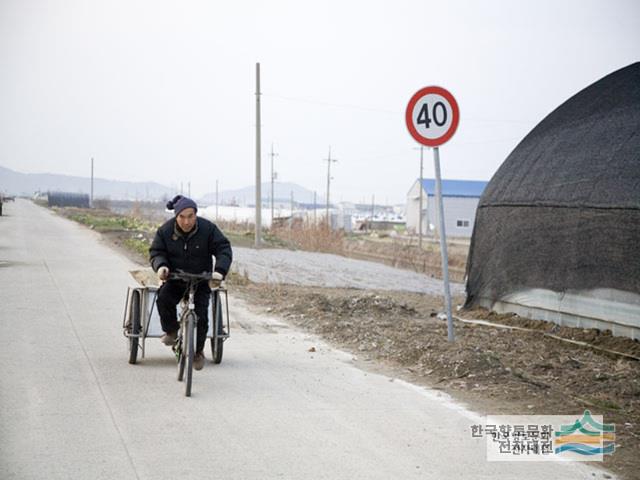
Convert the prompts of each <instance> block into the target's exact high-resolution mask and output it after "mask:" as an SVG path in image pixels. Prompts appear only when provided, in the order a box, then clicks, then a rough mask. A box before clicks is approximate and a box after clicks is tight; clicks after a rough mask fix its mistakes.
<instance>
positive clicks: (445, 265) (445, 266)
mask: <svg viewBox="0 0 640 480" xmlns="http://www.w3.org/2000/svg"><path fill="white" fill-rule="evenodd" d="M433 164H434V166H435V171H436V198H437V201H438V219H439V225H440V253H441V254H442V281H443V283H444V302H445V308H446V312H447V337H448V340H449V341H450V342H453V341H454V340H455V337H454V334H453V318H452V316H451V292H450V290H449V255H448V254H447V235H446V232H445V229H444V206H443V205H442V181H441V179H440V151H439V149H438V147H434V149H433Z"/></svg>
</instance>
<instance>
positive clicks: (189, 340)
mask: <svg viewBox="0 0 640 480" xmlns="http://www.w3.org/2000/svg"><path fill="white" fill-rule="evenodd" d="M196 323H197V322H196V316H195V315H194V314H193V313H190V314H188V316H187V324H186V342H185V344H183V346H184V352H183V354H184V356H185V370H186V371H185V373H186V375H187V378H186V379H185V390H184V394H185V395H186V396H187V397H190V396H191V381H192V379H193V356H194V353H195V338H194V337H195V327H196Z"/></svg>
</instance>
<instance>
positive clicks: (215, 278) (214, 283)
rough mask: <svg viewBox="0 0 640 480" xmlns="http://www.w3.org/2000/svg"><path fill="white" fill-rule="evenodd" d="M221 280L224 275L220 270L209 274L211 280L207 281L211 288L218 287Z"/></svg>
mask: <svg viewBox="0 0 640 480" xmlns="http://www.w3.org/2000/svg"><path fill="white" fill-rule="evenodd" d="M222 280H224V275H222V274H221V273H220V272H213V273H212V274H211V280H210V281H209V286H210V287H211V288H215V287H219V286H220V284H221V283H222Z"/></svg>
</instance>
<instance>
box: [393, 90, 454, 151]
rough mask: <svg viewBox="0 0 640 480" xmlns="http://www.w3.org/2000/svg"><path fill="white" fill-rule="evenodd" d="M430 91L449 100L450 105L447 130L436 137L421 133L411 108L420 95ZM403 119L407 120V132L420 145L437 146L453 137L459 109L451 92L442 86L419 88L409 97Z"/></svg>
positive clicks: (422, 95)
mask: <svg viewBox="0 0 640 480" xmlns="http://www.w3.org/2000/svg"><path fill="white" fill-rule="evenodd" d="M430 93H432V94H435V95H440V96H442V97H444V98H445V99H446V100H447V102H449V105H450V106H451V116H452V119H451V125H450V126H449V128H448V129H447V131H446V132H445V133H444V134H443V135H441V136H439V137H438V138H427V137H425V136H423V135H421V134H420V132H418V130H417V128H416V126H415V125H414V123H413V109H414V108H415V106H416V103H418V101H419V100H420V99H421V98H422V97H424V96H425V95H428V94H430ZM405 121H406V122H407V128H408V129H409V133H410V134H411V136H412V137H413V138H414V139H415V140H416V141H417V142H418V143H421V144H422V145H426V146H427V147H437V146H439V145H442V144H443V143H445V142H446V141H447V140H449V139H450V138H451V137H453V134H454V133H456V129H457V128H458V122H459V121H460V110H459V108H458V102H456V99H455V98H453V95H451V93H450V92H449V91H448V90H446V89H444V88H442V87H436V86H431V87H424V88H421V89H420V90H418V91H417V92H416V93H414V94H413V96H412V97H411V100H409V104H408V105H407V111H406V112H405Z"/></svg>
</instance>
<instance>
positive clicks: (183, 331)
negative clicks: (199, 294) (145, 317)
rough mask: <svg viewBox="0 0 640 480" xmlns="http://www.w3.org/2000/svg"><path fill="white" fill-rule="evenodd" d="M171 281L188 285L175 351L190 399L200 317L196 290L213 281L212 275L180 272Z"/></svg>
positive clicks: (186, 393)
mask: <svg viewBox="0 0 640 480" xmlns="http://www.w3.org/2000/svg"><path fill="white" fill-rule="evenodd" d="M169 279H171V280H182V281H183V282H186V283H187V293H186V294H185V296H184V297H183V298H182V300H181V301H180V307H181V313H180V318H179V320H178V323H179V324H180V329H179V330H178V338H177V340H176V343H175V345H174V346H173V351H174V353H175V354H176V359H177V360H178V381H179V382H181V381H183V380H184V382H185V395H186V396H187V397H190V396H191V383H192V379H193V358H194V355H195V342H196V338H195V336H196V327H197V325H198V315H197V314H196V311H195V308H196V305H195V295H196V289H197V288H198V285H199V284H200V283H202V282H206V281H209V280H211V273H208V272H204V273H186V272H180V271H178V272H175V273H171V274H170V275H169ZM214 321H215V320H214ZM185 373H186V378H185Z"/></svg>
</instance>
